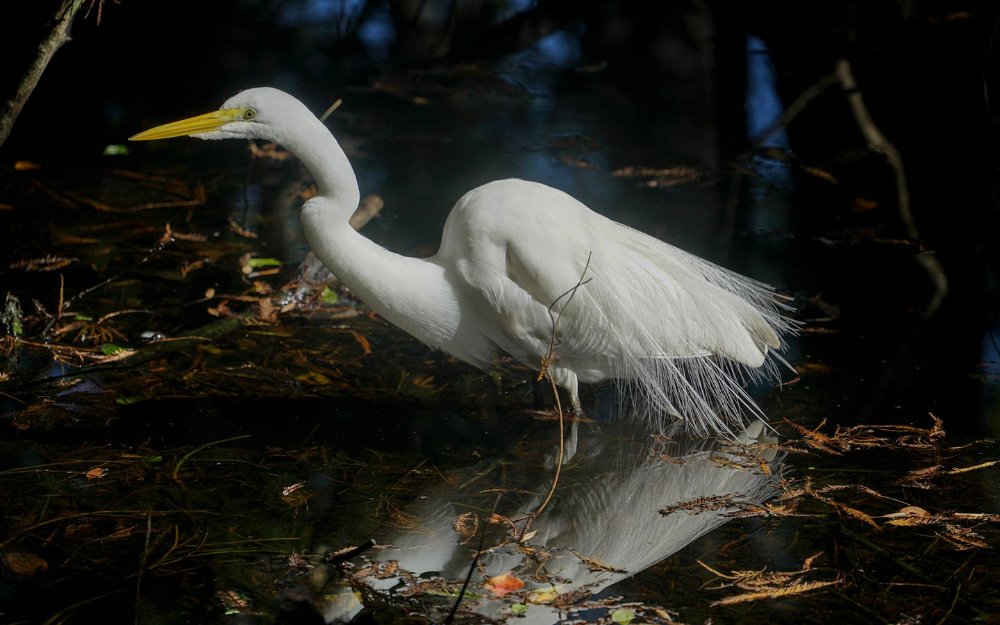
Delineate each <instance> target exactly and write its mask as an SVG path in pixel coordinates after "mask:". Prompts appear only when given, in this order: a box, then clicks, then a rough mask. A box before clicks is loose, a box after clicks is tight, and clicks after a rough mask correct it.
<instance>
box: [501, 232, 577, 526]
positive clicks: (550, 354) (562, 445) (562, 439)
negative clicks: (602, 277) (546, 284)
mask: <svg viewBox="0 0 1000 625" xmlns="http://www.w3.org/2000/svg"><path fill="white" fill-rule="evenodd" d="M593 254H594V253H593V252H588V253H587V262H586V264H585V265H584V266H583V272H581V273H580V279H579V280H577V281H576V285H574V286H573V288H571V289H569V290H568V291H566V292H565V293H563V294H561V295H560V296H559V297H557V298H556V299H555V301H553V302H552V304H551V305H550V306H549V321H551V322H552V334H551V335H550V336H549V346H548V351H547V352H546V354H545V358H543V359H542V370H541V372H539V374H538V379H539V380H541V379H542V376H544V377H546V378H548V380H549V385H550V386H551V387H552V396H553V397H555V399H556V412H557V413H558V414H559V455H558V456H557V457H556V470H555V472H554V473H553V475H552V484H551V485H550V486H549V492H548V493H547V494H546V495H545V499H544V500H542V503H541V504H539V506H538V508H536V509H535V511H534V512H532V513H531V514H529V515H528V517H527V521H525V523H524V528H523V529H522V530H521V535H520V536H518V538H517V540H518V542H521V541H522V540H524V537H525V536H526V535H527V534H528V530H529V529H530V528H531V523H532V522H533V521H534V520H535V519H536V518H538V516H539V515H541V514H542V512H543V511H544V510H545V508H546V507H547V506H548V505H549V502H550V501H552V497H553V496H554V495H555V492H556V486H558V485H559V474H560V473H561V472H562V465H563V456H564V455H565V451H566V428H565V418H564V417H563V409H562V401H560V399H559V389H558V388H556V381H555V380H554V379H552V376H551V375H549V365H550V364H551V362H552V359H553V358H554V357H555V353H554V350H555V341H556V329H557V328H558V326H559V319H558V318H556V316H555V315H554V314H553V312H552V310H553V308H555V305H556V304H557V303H559V300H561V299H562V298H564V297H566V296H567V295H568V296H569V297H568V298H567V299H566V302H565V303H564V304H563V305H562V308H560V309H559V316H560V317H562V312H563V311H564V310H566V307H567V306H569V303H570V302H571V301H573V297H574V296H575V295H576V291H577V289H579V288H580V287H581V286H583V285H584V284H587V283H588V282H590V281H591V280H593V278H587V279H586V280H584V276H586V275H587V271H588V270H589V269H590V259H591V257H592V256H593Z"/></svg>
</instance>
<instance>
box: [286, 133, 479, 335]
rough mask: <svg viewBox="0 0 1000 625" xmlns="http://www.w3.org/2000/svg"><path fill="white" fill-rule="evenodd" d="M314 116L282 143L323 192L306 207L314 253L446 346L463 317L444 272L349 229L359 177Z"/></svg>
mask: <svg viewBox="0 0 1000 625" xmlns="http://www.w3.org/2000/svg"><path fill="white" fill-rule="evenodd" d="M313 119H314V121H315V124H313V125H303V126H302V127H301V128H303V130H302V132H303V133H304V134H303V135H300V137H301V138H302V139H304V140H300V141H297V142H294V143H295V145H294V146H293V145H286V146H285V147H287V148H289V149H290V150H292V151H293V152H294V153H295V154H296V156H298V157H299V159H300V160H301V161H302V162H303V163H304V164H305V166H306V167H307V168H308V169H309V171H310V173H312V175H313V177H314V178H315V179H316V185H317V188H318V191H319V193H318V195H317V196H316V197H314V198H312V199H311V200H309V201H307V202H306V203H305V204H304V205H303V206H302V227H303V229H304V231H305V234H306V240H307V241H308V242H309V246H310V248H311V249H312V251H313V253H314V254H316V256H317V258H319V259H320V261H322V262H323V264H324V265H326V266H327V268H329V269H330V271H332V272H333V273H334V275H336V276H337V278H339V279H340V280H341V281H342V282H343V283H344V284H345V285H347V286H348V287H349V288H350V289H351V290H352V291H354V292H355V293H356V294H357V295H358V296H359V297H360V298H361V300H362V301H363V302H365V304H367V305H368V306H369V307H371V308H372V309H373V310H375V312H377V313H378V314H380V315H381V316H383V317H384V318H386V319H387V320H389V321H390V322H392V323H393V324H395V325H397V326H399V327H400V328H402V329H403V330H406V331H407V332H409V333H410V334H412V335H414V336H415V337H416V338H418V339H420V340H421V341H423V342H424V343H427V344H428V345H431V346H433V347H442V346H444V345H446V344H447V343H448V342H449V341H450V340H451V339H452V338H453V337H454V335H455V333H456V331H457V327H458V319H459V316H460V312H459V308H458V300H457V297H456V294H455V292H454V289H453V287H452V285H451V283H450V282H448V280H447V279H446V277H445V271H444V268H443V267H441V266H440V265H438V264H437V263H435V262H433V259H420V258H410V257H408V256H401V255H399V254H396V253H393V252H390V251H389V250H387V249H385V248H383V247H381V246H379V245H377V244H376V243H374V242H372V241H370V240H369V239H367V238H365V237H364V236H362V235H361V234H359V233H358V232H357V231H356V230H354V228H352V227H351V226H350V224H349V223H348V220H349V219H350V217H351V215H352V214H353V212H354V210H355V209H356V208H357V206H358V202H359V197H360V192H359V190H358V182H357V178H356V177H355V175H354V170H353V169H352V168H351V165H350V162H349V161H348V160H347V156H346V155H345V154H344V151H343V149H341V147H340V145H339V144H338V143H337V140H336V139H334V137H333V135H332V134H331V133H330V131H329V130H327V129H326V127H325V126H323V124H322V123H321V122H319V120H316V119H315V118H313ZM310 126H311V127H310ZM289 143H293V142H289Z"/></svg>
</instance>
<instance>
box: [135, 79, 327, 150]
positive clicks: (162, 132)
mask: <svg viewBox="0 0 1000 625" xmlns="http://www.w3.org/2000/svg"><path fill="white" fill-rule="evenodd" d="M303 113H305V114H306V115H309V112H308V110H307V109H306V108H305V106H304V105H303V104H302V103H301V102H299V101H298V100H296V99H295V98H293V97H292V96H290V95H288V94H287V93H285V92H284V91H279V90H278V89H272V88H271V87H257V88H255V89H247V90H246V91H241V92H240V93H237V94H236V95H234V96H233V97H231V98H229V99H228V100H226V102H225V103H224V104H223V105H222V107H221V108H220V109H219V110H217V111H212V112H211V113H205V114H204V115H197V116H195V117H189V118H187V119H182V120H180V121H176V122H171V123H169V124H163V125H162V126H156V127H155V128H150V129H149V130H145V131H143V132H140V133H139V134H137V135H134V136H132V137H129V141H152V140H154V139H169V138H171V137H185V136H190V137H197V138H199V139H240V138H242V139H264V140H268V141H278V142H280V139H281V136H280V135H281V134H282V133H281V128H282V127H284V126H285V125H287V124H288V122H289V121H291V120H292V119H293V118H294V117H296V116H297V115H301V114H303Z"/></svg>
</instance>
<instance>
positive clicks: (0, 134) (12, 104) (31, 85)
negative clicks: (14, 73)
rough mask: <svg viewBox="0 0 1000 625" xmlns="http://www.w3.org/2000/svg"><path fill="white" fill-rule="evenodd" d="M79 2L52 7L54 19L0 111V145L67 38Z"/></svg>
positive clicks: (68, 1)
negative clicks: (35, 54) (54, 11)
mask: <svg viewBox="0 0 1000 625" xmlns="http://www.w3.org/2000/svg"><path fill="white" fill-rule="evenodd" d="M82 5H83V0H63V3H62V5H61V6H60V7H59V10H58V11H56V17H55V19H56V22H55V24H53V25H52V30H50V31H49V34H48V36H47V37H46V38H45V39H44V40H43V41H42V43H41V44H39V46H38V55H37V56H36V57H35V62H34V63H32V64H31V66H30V67H28V71H27V72H25V74H24V78H22V79H21V84H19V85H18V86H17V91H16V92H15V93H14V96H13V97H12V98H11V99H10V100H8V101H7V104H6V105H5V106H4V108H3V111H2V112H0V145H3V143H4V141H6V140H7V137H9V136H10V131H11V128H13V127H14V122H15V121H16V120H17V116H18V115H20V114H21V109H23V108H24V105H25V104H26V103H27V101H28V98H30V97H31V93H32V92H33V91H34V90H35V87H36V86H37V85H38V81H39V79H41V77H42V73H44V72H45V68H46V67H47V66H48V64H49V61H51V60H52V57H53V56H55V53H56V52H57V51H58V50H59V48H61V47H62V45H63V44H64V43H66V42H67V41H69V40H70V36H69V29H70V26H71V25H72V24H73V18H75V17H76V14H77V12H79V10H80V7H81V6H82Z"/></svg>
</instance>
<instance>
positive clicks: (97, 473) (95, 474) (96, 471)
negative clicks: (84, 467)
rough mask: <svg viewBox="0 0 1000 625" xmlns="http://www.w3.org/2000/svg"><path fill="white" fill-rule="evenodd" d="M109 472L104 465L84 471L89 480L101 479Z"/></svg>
mask: <svg viewBox="0 0 1000 625" xmlns="http://www.w3.org/2000/svg"><path fill="white" fill-rule="evenodd" d="M107 474H108V470H107V469H105V468H104V467H94V468H93V469H91V470H89V471H87V472H86V473H84V475H85V476H86V477H87V479H88V480H99V479H101V478H102V477H104V476H106V475H107Z"/></svg>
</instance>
